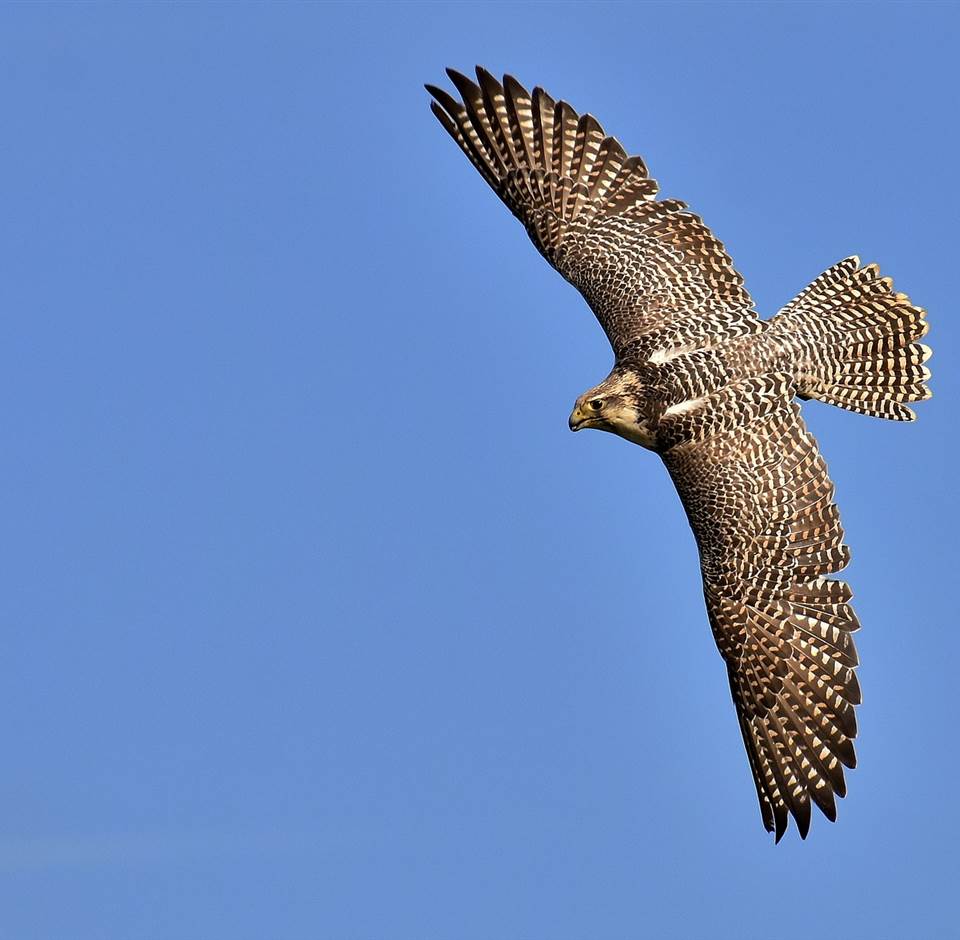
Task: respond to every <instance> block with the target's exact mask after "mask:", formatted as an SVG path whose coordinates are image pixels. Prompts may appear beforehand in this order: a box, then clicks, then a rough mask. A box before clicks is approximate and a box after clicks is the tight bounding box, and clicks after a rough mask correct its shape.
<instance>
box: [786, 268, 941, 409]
mask: <svg viewBox="0 0 960 940" xmlns="http://www.w3.org/2000/svg"><path fill="white" fill-rule="evenodd" d="M925 316H926V311H924V310H923V309H922V308H921V307H915V306H914V305H913V304H911V303H910V298H909V297H907V295H906V294H902V293H899V292H896V291H894V289H893V281H892V280H891V279H890V278H888V277H883V276H881V274H880V269H879V268H878V267H877V265H876V264H868V265H865V266H863V267H861V266H860V260H859V258H857V257H855V256H854V257H850V258H846V259H844V260H843V261H840V262H838V263H837V264H835V265H834V266H833V267H832V268H830V269H829V270H827V271H824V273H823V274H821V275H820V276H819V277H818V278H817V279H816V280H815V281H814V282H813V283H812V284H810V286H809V287H807V288H806V289H805V290H804V291H803V292H802V293H800V294H799V295H798V296H797V297H796V298H795V299H794V300H792V301H791V302H790V303H789V304H787V306H786V307H784V308H783V310H781V311H780V313H778V314H777V316H776V317H774V318H773V320H771V321H770V327H771V331H772V332H773V333H774V334H775V335H779V336H782V337H783V339H784V341H785V342H784V349H785V350H786V351H787V353H788V355H789V358H790V360H791V361H792V362H793V364H794V374H795V376H796V382H797V392H798V394H800V395H801V396H803V397H805V398H816V399H819V400H820V401H825V402H828V403H830V404H833V405H838V406H839V407H841V408H846V409H848V410H849V411H856V412H860V413H861V414H867V415H874V416H876V417H880V418H889V419H891V420H894V421H912V420H913V419H914V417H915V415H914V412H913V410H912V409H911V408H910V407H908V404H909V403H910V402H917V401H923V400H925V399H927V398H929V397H930V394H931V393H930V389H929V388H928V387H927V385H926V382H927V380H928V379H929V378H930V370H929V369H927V368H926V366H924V363H925V362H926V361H927V359H929V358H930V355H931V350H930V347H929V346H925V345H924V344H923V343H920V342H918V341H919V340H920V339H921V338H922V337H923V336H925V335H926V333H927V328H928V324H927V322H926V320H925V319H924V317H925Z"/></svg>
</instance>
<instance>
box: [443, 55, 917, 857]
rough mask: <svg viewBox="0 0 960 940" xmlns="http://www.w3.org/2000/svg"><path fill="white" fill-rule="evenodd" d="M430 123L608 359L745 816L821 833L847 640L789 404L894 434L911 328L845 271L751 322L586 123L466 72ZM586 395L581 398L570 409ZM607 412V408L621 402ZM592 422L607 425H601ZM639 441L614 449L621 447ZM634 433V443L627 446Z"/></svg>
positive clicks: (624, 430)
mask: <svg viewBox="0 0 960 940" xmlns="http://www.w3.org/2000/svg"><path fill="white" fill-rule="evenodd" d="M448 74H449V76H450V78H451V80H452V81H453V83H454V85H455V86H456V88H457V91H458V92H459V94H460V98H461V100H459V101H458V100H457V99H455V98H454V97H452V96H451V95H449V94H448V93H447V92H445V91H443V90H442V89H440V88H436V87H434V86H430V85H428V86H427V89H428V91H430V93H431V94H432V95H433V97H434V99H435V101H434V102H433V103H432V105H431V106H432V109H433V111H434V113H435V114H436V116H437V117H438V118H439V120H440V122H441V123H442V124H443V126H444V127H445V128H446V130H447V131H448V132H449V133H450V135H451V136H452V137H453V138H454V140H455V141H456V142H457V144H458V145H459V146H460V148H461V149H462V150H463V151H464V153H465V154H466V155H467V157H468V158H469V159H470V161H471V162H472V163H473V165H474V166H475V167H476V168H477V170H478V171H479V172H480V174H481V175H482V176H483V178H484V179H485V180H486V181H487V183H489V185H490V186H491V187H492V188H493V190H494V191H495V192H496V193H497V195H498V196H499V197H500V198H501V199H502V200H503V201H504V203H506V205H507V206H508V207H509V208H510V210H511V211H512V212H513V213H514V215H516V216H517V218H518V219H520V221H521V222H522V223H523V225H524V226H525V228H526V230H527V232H528V234H529V236H530V238H531V239H532V241H533V243H534V244H535V245H536V247H537V249H538V250H539V251H540V252H541V254H542V255H543V256H544V257H545V258H546V259H547V261H549V262H550V264H551V265H553V267H555V268H556V269H557V271H559V272H560V274H562V275H563V276H564V277H565V278H566V279H567V280H568V281H569V282H570V283H571V284H573V285H574V286H575V287H576V288H577V289H578V290H579V291H580V293H581V294H582V295H583V296H584V298H585V299H586V301H587V303H588V304H589V305H590V307H591V309H592V310H593V312H594V313H595V315H596V317H597V319H598V320H599V322H600V325H601V326H602V327H603V329H604V331H605V333H606V334H607V337H608V338H609V340H610V344H611V346H612V347H613V351H614V355H615V357H616V362H615V365H614V369H613V371H612V372H611V374H610V376H609V377H608V379H607V380H606V381H605V382H604V383H603V384H601V385H600V386H598V388H597V389H594V390H592V391H591V392H590V393H589V395H600V394H603V395H607V394H610V395H611V397H612V398H616V399H617V400H618V401H620V402H621V404H622V405H623V407H625V408H626V409H627V413H629V414H630V415H631V416H632V417H631V418H630V422H632V423H633V424H635V425H636V428H632V427H630V426H624V425H623V423H622V422H623V419H622V414H623V413H624V412H623V410H622V408H621V411H620V412H619V414H620V416H621V417H620V418H618V420H620V422H621V423H620V424H619V425H614V424H608V425H607V426H604V423H603V421H601V420H599V419H598V422H595V423H593V424H591V425H590V426H597V427H601V428H602V429H604V430H612V431H613V432H614V433H618V434H620V435H621V436H624V437H627V439H629V440H634V441H636V442H638V443H643V445H644V446H647V447H650V448H651V449H653V450H655V451H656V452H658V453H659V454H660V456H661V458H662V459H663V461H664V463H665V464H666V466H667V469H668V470H669V472H670V476H671V478H672V479H673V482H674V484H675V486H676V488H677V492H678V493H679V495H680V498H681V500H682V502H683V505H684V508H685V510H686V513H687V517H688V519H689V521H690V525H691V527H692V529H693V532H694V535H695V537H696V540H697V545H698V548H699V551H700V562H701V573H702V576H703V587H704V596H705V598H706V604H707V611H708V616H709V620H710V625H711V627H712V629H713V634H714V637H715V639H716V642H717V646H718V648H719V650H720V653H721V655H722V657H723V659H724V661H725V663H726V666H727V673H728V677H729V681H730V688H731V692H732V695H733V700H734V703H735V705H736V709H737V716H738V720H739V724H740V730H741V734H742V736H743V741H744V745H745V747H746V750H747V756H748V758H749V762H750V768H751V771H752V773H753V777H754V782H755V784H756V789H757V796H758V799H759V803H760V811H761V817H762V819H763V823H764V826H765V827H766V828H767V830H768V831H771V832H774V833H775V834H776V839H777V841H779V840H780V838H781V837H782V836H783V833H784V831H785V830H786V828H787V822H788V818H789V816H791V815H792V816H793V818H794V820H795V821H796V824H797V828H798V831H799V832H800V835H801V836H803V837H806V835H807V831H808V829H809V826H810V817H811V805H812V804H815V805H816V806H818V807H819V808H820V809H821V810H822V812H823V813H824V814H825V815H826V816H827V817H828V818H829V819H831V820H834V819H836V800H835V798H836V797H838V796H839V797H842V796H844V795H845V794H846V784H845V781H844V775H843V768H844V767H848V768H852V767H853V766H855V763H856V758H855V754H854V749H853V739H854V737H855V736H856V730H857V726H856V718H855V714H854V707H855V706H856V705H858V704H859V703H860V688H859V685H858V682H857V677H856V674H855V671H854V670H855V667H856V666H857V662H858V660H857V653H856V649H855V647H854V643H853V639H852V636H851V634H852V633H853V631H855V630H856V629H857V628H858V627H859V623H858V621H857V618H856V615H855V614H854V612H853V609H852V608H851V606H850V603H849V602H850V598H851V596H852V593H851V591H850V588H849V587H848V585H847V584H846V583H845V582H843V581H838V580H835V579H831V578H830V577H828V576H829V575H833V574H836V573H837V572H838V571H840V570H841V569H842V568H843V567H845V565H846V564H847V562H848V561H849V551H848V549H847V547H846V545H844V542H843V530H842V528H841V525H840V518H839V514H838V512H837V507H836V505H835V503H834V501H833V496H834V490H833V484H832V483H831V481H830V478H829V476H828V474H827V467H826V464H825V463H824V460H823V458H822V456H821V455H820V453H819V450H818V448H817V444H816V441H815V440H814V438H813V436H812V435H811V434H810V432H809V431H807V429H806V427H805V425H804V423H803V420H802V418H801V417H800V411H799V407H798V405H797V404H796V402H795V401H794V399H795V398H796V397H799V398H801V399H803V398H817V399H819V400H821V401H825V402H830V403H832V404H836V405H838V406H840V407H842V408H846V409H848V410H851V411H857V412H861V413H864V414H870V415H876V416H879V417H884V418H889V419H893V420H901V421H902V420H912V419H913V417H914V415H913V412H912V411H911V410H910V408H909V407H908V403H910V402H915V401H920V400H923V399H924V398H928V397H929V395H930V392H929V389H928V388H927V387H926V384H925V382H926V380H927V379H928V378H929V375H930V373H929V371H928V370H927V368H926V367H925V366H924V362H925V361H926V360H927V358H928V357H929V355H930V350H929V349H928V348H927V347H926V346H923V345H922V344H920V343H919V342H918V340H919V339H920V338H921V337H922V336H923V335H924V334H925V333H926V329H927V325H926V323H925V321H924V311H923V310H922V309H920V308H918V307H915V306H913V305H912V304H911V303H910V301H909V299H908V298H907V297H906V295H905V294H901V293H896V292H894V290H893V285H892V282H891V281H890V279H889V278H885V277H882V276H881V275H880V273H879V270H878V269H877V267H876V265H866V266H861V265H860V262H859V260H858V259H857V258H847V259H845V260H844V261H841V262H839V263H838V264H836V265H834V266H833V267H832V268H830V269H829V270H828V271H826V272H824V273H823V274H822V275H820V276H819V277H818V278H817V279H816V280H815V281H814V282H813V283H812V284H810V286H809V287H807V288H806V289H805V290H804V291H803V292H801V293H800V294H799V295H798V296H797V297H796V298H795V299H794V300H793V301H791V302H790V303H789V304H787V306H786V307H784V308H783V309H782V310H781V311H780V313H779V314H778V315H777V316H775V317H773V318H772V319H770V320H767V321H762V320H760V319H759V318H758V316H757V314H756V312H755V311H754V308H753V303H752V301H751V299H750V296H749V295H748V293H747V291H746V290H745V288H744V286H743V279H742V278H741V277H740V275H739V274H738V273H737V272H736V270H735V269H734V268H733V264H732V262H731V260H730V258H729V256H728V255H727V253H726V251H725V250H724V247H723V245H722V244H721V243H720V242H719V241H718V240H717V239H716V237H715V236H714V235H713V234H712V233H711V231H710V230H709V229H708V228H707V227H706V226H705V225H704V223H703V222H702V220H701V219H700V218H699V217H698V216H696V215H695V214H693V213H692V212H690V211H689V210H688V209H687V207H686V205H685V204H684V203H682V202H679V201H677V200H672V199H665V200H657V199H656V195H657V192H658V186H657V183H656V181H655V180H653V179H651V178H650V176H649V173H648V172H647V168H646V166H645V164H644V162H643V160H642V159H641V158H640V157H637V156H628V155H627V153H626V151H625V150H624V148H623V147H622V146H621V145H620V144H619V143H618V142H617V141H616V140H615V139H614V138H613V137H609V136H607V135H606V134H605V133H604V131H603V128H602V127H601V126H600V124H599V123H598V122H597V120H596V119H595V118H594V117H592V116H591V115H589V114H585V115H582V116H581V115H579V114H577V112H576V111H574V110H573V108H572V107H570V105H568V104H567V103H566V102H563V101H561V102H555V101H554V99H553V98H551V97H550V96H549V95H548V94H547V93H546V92H544V91H543V90H542V89H539V88H537V89H534V91H533V93H532V94H530V93H528V92H527V91H526V89H524V88H523V86H521V85H520V84H519V82H517V81H516V79H514V78H512V77H510V76H505V77H504V79H503V82H502V83H501V82H498V81H497V80H496V79H495V78H494V77H493V76H492V75H490V74H489V73H488V72H486V71H485V70H484V69H481V68H478V69H477V81H476V82H473V81H472V80H470V79H469V78H467V77H466V76H464V75H461V74H459V73H457V72H454V71H452V70H450V71H448ZM585 397H586V396H585ZM624 402H625V403H626V404H625V405H624V404H623V403H624ZM611 420H612V419H611ZM634 430H637V432H638V433H636V434H634V433H633V431H634ZM641 431H642V433H640V432H641Z"/></svg>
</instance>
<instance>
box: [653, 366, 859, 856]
mask: <svg viewBox="0 0 960 940" xmlns="http://www.w3.org/2000/svg"><path fill="white" fill-rule="evenodd" d="M791 394H792V383H791V377H790V376H789V375H788V374H781V375H768V376H758V377H753V378H751V379H748V380H745V381H742V382H740V383H737V384H735V385H733V386H730V387H729V388H727V389H724V390H723V391H721V392H719V393H717V394H715V395H713V396H709V397H708V398H706V399H705V400H704V401H702V402H701V403H700V404H699V405H698V406H697V408H695V409H693V410H690V411H685V412H684V413H683V414H682V415H681V416H679V417H678V418H676V419H671V418H667V419H666V421H665V424H667V425H669V427H668V428H666V429H665V430H664V445H665V450H664V451H663V453H662V456H663V460H664V463H665V464H666V466H667V469H668V470H669V472H670V475H671V477H672V478H673V481H674V484H675V485H676V487H677V491H678V493H679V494H680V498H681V500H682V502H683V505H684V508H685V509H686V512H687V516H688V518H689V520H690V525H691V527H692V529H693V531H694V534H695V536H696V540H697V545H698V547H699V550H700V560H701V570H702V575H703V584H704V596H705V598H706V603H707V611H708V615H709V619H710V624H711V627H712V629H713V634H714V638H715V639H716V642H717V646H718V648H719V650H720V653H721V655H722V656H723V659H724V661H725V662H726V664H727V673H728V677H729V680H730V688H731V692H732V694H733V700H734V703H735V704H736V706H737V714H738V719H739V723H740V730H741V734H742V736H743V741H744V745H745V747H746V750H747V755H748V758H749V761H750V766H751V769H752V771H753V775H754V782H755V784H756V787H757V796H758V798H759V801H760V809H761V816H762V819H763V822H764V825H765V827H766V828H767V830H768V831H770V832H774V833H775V835H776V840H777V841H778V842H779V841H780V839H781V837H782V836H783V834H784V832H785V830H786V828H787V820H788V814H789V815H792V816H793V818H794V819H795V821H796V824H797V828H798V831H799V832H800V835H801V836H802V837H806V835H807V832H808V830H809V828H810V816H811V814H810V809H811V805H816V806H818V807H819V808H820V809H821V810H822V811H823V813H824V814H825V815H826V816H827V818H828V819H830V820H835V819H836V815H837V810H836V799H835V797H837V796H840V797H842V796H844V795H845V794H846V784H845V781H844V776H843V767H844V766H846V767H854V766H855V764H856V757H855V754H854V749H853V739H854V737H855V735H856V718H855V715H854V706H855V705H857V704H859V702H860V687H859V684H858V682H857V677H856V674H855V672H854V667H855V666H856V665H857V653H856V649H855V647H854V644H853V639H852V637H851V635H850V634H851V633H852V632H853V631H854V630H856V629H857V627H858V626H859V623H858V621H857V618H856V615H855V614H854V612H853V610H852V608H851V607H850V605H849V603H848V602H849V600H850V597H851V592H850V589H849V587H848V586H847V585H846V584H845V583H844V582H842V581H835V580H831V579H829V578H827V577H825V576H826V575H830V574H834V573H836V572H837V571H839V570H840V569H841V568H843V567H844V566H845V565H846V564H847V561H848V559H849V552H848V550H847V547H846V546H845V545H844V544H843V529H842V528H841V525H840V518H839V514H838V512H837V507H836V504H835V503H834V501H833V496H834V490H833V484H832V483H831V482H830V478H829V476H828V475H827V468H826V465H825V463H824V460H823V458H822V457H821V455H820V453H819V451H818V449H817V446H816V442H815V440H814V439H813V436H812V435H811V434H810V432H809V431H807V429H806V428H805V427H804V424H803V421H802V419H801V417H800V413H799V408H798V407H797V405H796V404H795V403H793V402H792V401H791V400H790V398H791ZM733 399H736V400H737V401H738V403H739V407H738V408H737V409H736V411H735V412H733V413H734V414H736V415H737V418H736V419H735V420H733V422H731V420H730V417H729V416H730V415H731V413H732V412H731V409H730V407H729V406H730V402H731V400H733ZM674 442H676V443H674Z"/></svg>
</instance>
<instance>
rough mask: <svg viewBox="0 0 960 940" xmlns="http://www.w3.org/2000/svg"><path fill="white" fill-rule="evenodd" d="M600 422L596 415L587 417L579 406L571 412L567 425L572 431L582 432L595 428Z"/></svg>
mask: <svg viewBox="0 0 960 940" xmlns="http://www.w3.org/2000/svg"><path fill="white" fill-rule="evenodd" d="M598 421H599V419H598V418H597V416H596V415H585V414H584V413H583V412H582V411H581V410H580V408H579V406H578V407H576V408H574V409H573V411H572V412H571V414H570V418H569V419H568V420H567V424H568V425H570V430H571V431H580V430H582V429H583V428H590V427H595V426H596V424H597V422H598Z"/></svg>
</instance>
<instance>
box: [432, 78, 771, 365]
mask: <svg viewBox="0 0 960 940" xmlns="http://www.w3.org/2000/svg"><path fill="white" fill-rule="evenodd" d="M448 74H449V76H450V78H451V80H452V81H453V83H454V84H455V85H456V87H457V90H458V91H459V92H460V95H461V97H462V99H463V100H462V102H461V101H457V100H456V99H455V98H453V97H452V96H451V95H449V94H447V92H445V91H443V90H442V89H440V88H436V87H434V86H432V85H427V90H428V91H429V92H430V93H431V94H432V95H433V96H434V98H435V99H436V101H434V102H432V103H431V107H432V108H433V112H434V114H435V115H436V116H437V117H438V118H439V120H440V123H441V124H443V126H444V127H445V128H446V129H447V131H448V132H449V133H450V135H451V136H452V137H453V139H454V140H455V141H456V142H457V143H458V144H459V145H460V148H461V149H462V150H463V152H464V153H465V154H466V155H467V156H468V157H469V158H470V161H471V162H472V163H473V165H474V166H475V167H476V168H477V170H479V172H480V174H481V175H482V176H483V178H484V179H485V180H486V181H487V182H488V183H489V184H490V186H491V187H492V188H493V189H494V191H495V192H496V193H497V195H498V196H500V198H501V199H502V200H503V201H504V202H505V203H506V204H507V206H509V208H510V209H511V210H512V212H513V213H514V215H516V216H517V218H519V219H520V221H521V222H523V224H524V225H525V226H526V229H527V232H528V233H529V235H530V237H531V239H532V240H533V242H534V244H535V245H536V246H537V248H538V249H539V250H540V251H541V253H542V254H543V255H544V257H545V258H546V259H547V260H548V261H549V262H550V263H551V264H552V265H553V266H554V267H555V268H556V269H557V270H558V271H559V272H560V273H561V274H562V275H563V276H564V277H565V278H566V279H567V280H568V281H570V282H571V283H572V284H573V285H574V286H575V287H576V288H577V289H578V290H579V291H580V293H581V294H583V296H584V297H585V298H586V300H587V303H589V304H590V307H591V308H592V309H593V312H594V313H595V314H596V316H597V319H598V320H599V321H600V325H601V326H602V327H603V329H604V331H605V332H606V334H607V337H608V339H609V340H610V344H611V345H612V346H613V349H614V353H615V354H616V356H617V358H618V359H622V358H624V357H627V356H630V355H634V356H638V357H640V358H643V357H644V356H645V354H648V353H649V352H650V351H652V350H654V349H657V348H659V349H664V348H668V347H683V346H684V345H686V344H689V343H692V342H696V343H697V344H699V345H706V344H708V343H709V342H715V341H717V340H720V339H724V338H729V337H731V336H737V335H742V334H746V333H753V332H757V331H759V330H760V322H759V320H758V318H757V315H756V313H755V312H754V310H753V302H752V301H751V299H750V296H749V294H748V293H747V291H746V290H745V289H744V286H743V278H742V277H741V276H740V275H739V274H738V273H737V272H736V271H735V270H734V267H733V264H732V262H731V260H730V258H729V257H728V255H727V253H726V251H725V250H724V248H723V245H722V244H721V243H720V242H719V241H718V240H717V238H716V237H715V236H714V235H713V233H712V232H711V231H710V230H709V229H708V228H707V227H706V225H704V223H703V222H702V221H701V219H700V218H699V217H698V216H696V215H694V214H693V213H692V212H689V211H687V208H686V205H685V204H684V203H682V202H679V201H677V200H672V199H668V200H662V201H657V200H656V199H655V196H656V194H657V189H658V186H657V183H656V180H653V179H651V178H650V176H649V175H648V173H647V168H646V166H644V163H643V160H642V159H641V158H640V157H628V156H627V154H626V152H625V151H624V149H623V147H621V146H620V144H619V143H618V142H617V141H616V140H615V139H614V138H613V137H607V136H605V134H604V131H603V128H602V127H601V126H600V124H599V123H597V121H596V119H595V118H593V117H592V115H589V114H584V115H583V116H582V117H581V116H580V115H578V114H577V113H576V112H575V111H574V110H573V109H572V108H571V107H570V106H569V105H568V104H567V103H566V102H564V101H561V102H559V103H556V102H554V100H553V99H552V98H551V97H550V96H549V95H548V94H547V93H546V92H545V91H543V90H542V89H540V88H535V89H534V91H533V94H532V95H531V94H530V93H528V92H527V90H526V89H525V88H523V86H521V85H520V84H519V83H518V82H517V81H516V80H515V79H513V78H511V77H510V76H509V75H507V76H504V80H503V84H502V85H501V84H500V83H499V82H498V81H497V80H496V79H495V78H493V76H492V75H490V74H489V73H488V72H486V71H485V70H483V69H481V68H478V69H477V79H478V81H479V84H474V83H473V82H472V81H471V80H470V79H468V78H467V77H465V76H464V75H461V74H459V73H457V72H454V71H452V70H448Z"/></svg>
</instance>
